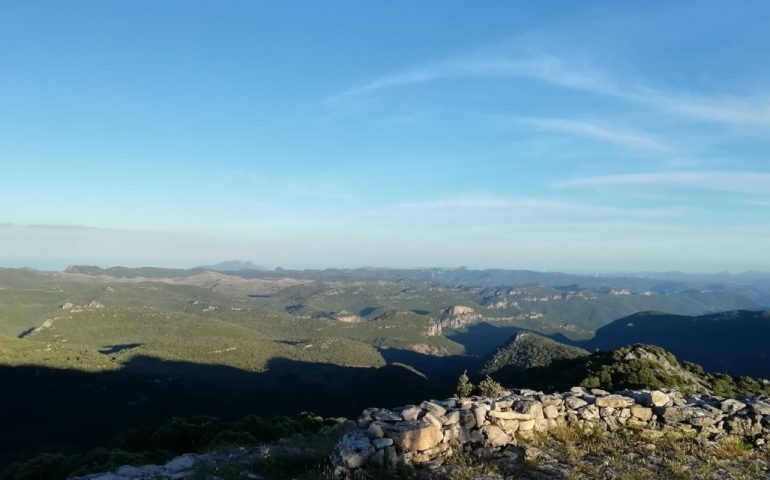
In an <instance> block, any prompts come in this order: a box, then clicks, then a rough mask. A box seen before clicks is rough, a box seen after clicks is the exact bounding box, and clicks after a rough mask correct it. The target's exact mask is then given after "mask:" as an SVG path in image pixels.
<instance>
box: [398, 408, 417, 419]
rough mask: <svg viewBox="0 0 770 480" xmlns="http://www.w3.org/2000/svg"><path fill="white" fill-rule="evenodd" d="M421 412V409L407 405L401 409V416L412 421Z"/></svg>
mask: <svg viewBox="0 0 770 480" xmlns="http://www.w3.org/2000/svg"><path fill="white" fill-rule="evenodd" d="M421 413H422V409H421V408H418V407H407V408H405V409H403V410H401V418H403V419H404V420H406V421H407V422H414V421H415V420H417V419H418V418H419V417H420V414H421Z"/></svg>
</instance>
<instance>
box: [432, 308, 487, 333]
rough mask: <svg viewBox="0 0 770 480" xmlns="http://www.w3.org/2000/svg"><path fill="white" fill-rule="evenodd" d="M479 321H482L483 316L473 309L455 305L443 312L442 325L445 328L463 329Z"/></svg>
mask: <svg viewBox="0 0 770 480" xmlns="http://www.w3.org/2000/svg"><path fill="white" fill-rule="evenodd" d="M479 320H481V314H479V313H476V311H475V310H474V309H472V308H471V307H466V306H464V305H455V306H453V307H449V308H447V309H446V310H444V311H443V312H442V314H441V322H440V323H441V326H442V327H443V328H462V327H464V326H465V325H468V324H469V323H474V322H478V321H479Z"/></svg>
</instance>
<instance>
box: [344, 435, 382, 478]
mask: <svg viewBox="0 0 770 480" xmlns="http://www.w3.org/2000/svg"><path fill="white" fill-rule="evenodd" d="M374 452H375V448H374V445H372V442H370V441H369V438H368V437H367V436H366V434H365V433H364V432H361V431H353V432H350V433H346V434H345V435H343V436H342V438H340V440H339V442H337V449H336V451H335V456H336V457H337V458H338V459H339V461H340V463H342V464H343V465H345V466H346V467H347V468H352V469H354V468H359V467H361V466H362V465H363V464H364V463H366V461H367V460H368V459H369V457H370V456H372V455H373V454H374Z"/></svg>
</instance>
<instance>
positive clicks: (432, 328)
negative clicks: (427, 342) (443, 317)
mask: <svg viewBox="0 0 770 480" xmlns="http://www.w3.org/2000/svg"><path fill="white" fill-rule="evenodd" d="M441 333H442V328H441V324H440V323H439V322H428V328H427V330H426V331H425V335H427V336H429V337H438V336H439V335H441Z"/></svg>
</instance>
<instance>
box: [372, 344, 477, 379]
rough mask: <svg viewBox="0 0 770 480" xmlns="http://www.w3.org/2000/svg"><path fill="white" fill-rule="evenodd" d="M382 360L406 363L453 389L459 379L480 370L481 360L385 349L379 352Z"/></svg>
mask: <svg viewBox="0 0 770 480" xmlns="http://www.w3.org/2000/svg"><path fill="white" fill-rule="evenodd" d="M379 352H380V355H382V358H384V359H385V361H387V362H388V363H404V364H406V365H409V366H411V367H414V368H415V369H417V370H418V371H420V372H421V373H424V374H425V375H426V376H427V377H428V379H430V380H432V381H434V382H436V383H439V384H444V385H447V386H449V387H451V388H452V389H453V388H454V386H455V385H456V383H457V377H459V376H460V374H462V373H463V371H465V370H468V373H469V374H470V373H472V372H475V371H476V370H478V369H479V367H480V366H481V365H480V362H481V359H480V358H479V357H474V356H470V355H447V356H444V357H439V356H435V355H426V354H424V353H418V352H414V351H412V350H399V349H395V348H383V349H380V350H379Z"/></svg>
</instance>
